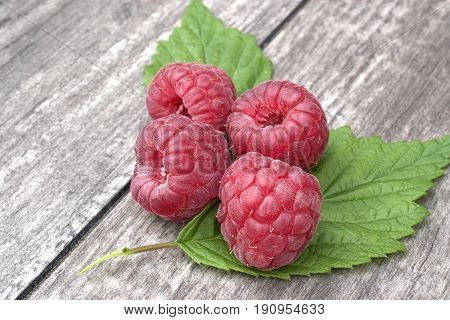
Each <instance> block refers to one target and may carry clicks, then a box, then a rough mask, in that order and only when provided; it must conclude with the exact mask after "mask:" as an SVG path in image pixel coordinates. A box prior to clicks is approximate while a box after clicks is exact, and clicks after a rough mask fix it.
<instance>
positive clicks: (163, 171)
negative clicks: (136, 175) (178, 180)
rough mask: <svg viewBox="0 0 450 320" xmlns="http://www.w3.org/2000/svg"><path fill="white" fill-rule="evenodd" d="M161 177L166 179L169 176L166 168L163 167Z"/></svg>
mask: <svg viewBox="0 0 450 320" xmlns="http://www.w3.org/2000/svg"><path fill="white" fill-rule="evenodd" d="M161 176H162V177H166V176H167V171H166V168H164V167H161Z"/></svg>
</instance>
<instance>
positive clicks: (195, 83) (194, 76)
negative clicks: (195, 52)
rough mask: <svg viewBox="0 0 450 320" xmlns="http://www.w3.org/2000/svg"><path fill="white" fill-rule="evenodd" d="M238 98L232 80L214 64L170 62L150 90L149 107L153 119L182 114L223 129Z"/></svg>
mask: <svg viewBox="0 0 450 320" xmlns="http://www.w3.org/2000/svg"><path fill="white" fill-rule="evenodd" d="M235 98H236V91H235V89H234V85H233V82H232V81H231V79H230V78H229V77H228V76H227V74H226V73H225V72H224V71H222V70H221V69H218V68H216V67H214V66H210V65H206V64H197V63H174V64H169V65H167V66H165V67H163V68H161V70H159V71H158V73H157V74H156V76H155V78H154V79H153V81H152V83H151V84H150V87H149V88H148V92H147V110H148V113H149V115H150V117H152V118H153V119H158V118H161V117H165V116H167V115H169V114H174V113H180V114H182V115H185V116H187V117H189V118H191V119H192V120H195V121H198V122H204V123H208V124H210V125H212V126H213V127H215V128H216V129H219V130H223V129H224V127H225V122H226V121H227V117H228V115H229V114H230V110H231V105H232V104H233V101H234V99H235Z"/></svg>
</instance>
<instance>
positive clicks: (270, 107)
mask: <svg viewBox="0 0 450 320" xmlns="http://www.w3.org/2000/svg"><path fill="white" fill-rule="evenodd" d="M231 112H232V113H231V114H230V116H229V117H228V121H227V129H228V132H229V134H230V138H231V143H232V146H233V148H234V153H235V154H236V155H238V156H239V155H242V154H245V153H247V152H249V151H257V152H259V153H261V154H262V155H265V156H268V157H272V158H275V159H280V160H283V161H285V162H287V163H289V164H291V165H296V166H300V167H302V168H304V169H308V168H311V167H313V166H315V165H316V164H317V162H318V161H319V159H320V156H321V155H322V153H323V151H324V150H325V146H326V144H327V142H328V127H327V120H326V118H325V114H324V112H323V110H322V107H321V106H320V103H319V101H317V99H316V98H315V97H314V96H313V95H312V94H311V93H310V92H309V91H308V90H306V89H305V88H304V87H302V86H299V85H296V84H295V83H292V82H289V81H266V82H264V83H262V84H260V85H259V86H257V87H255V88H253V89H251V90H248V91H246V92H245V93H244V94H243V95H242V96H241V97H239V98H238V99H236V101H235V102H234V104H233V106H232V108H231Z"/></svg>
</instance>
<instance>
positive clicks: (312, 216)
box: [217, 152, 322, 270]
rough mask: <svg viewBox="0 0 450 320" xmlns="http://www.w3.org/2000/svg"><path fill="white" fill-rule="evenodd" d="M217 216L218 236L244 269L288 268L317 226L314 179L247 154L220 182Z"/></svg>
mask: <svg viewBox="0 0 450 320" xmlns="http://www.w3.org/2000/svg"><path fill="white" fill-rule="evenodd" d="M219 197H220V200H221V201H222V203H221V205H220V207H219V210H218V212H217V219H218V220H219V222H220V224H221V231H222V235H223V237H224V238H225V240H226V241H227V242H228V245H229V247H230V248H231V250H232V251H233V252H234V254H235V255H236V257H237V258H238V259H239V260H240V261H241V262H242V263H244V264H246V265H247V266H253V267H256V268H258V269H264V270H270V269H276V268H279V267H282V266H284V265H287V264H290V263H291V262H292V261H294V260H295V259H296V258H297V257H298V256H299V254H300V253H301V252H302V251H303V250H304V249H305V247H306V246H307V245H308V243H309V241H310V240H311V238H312V236H313V234H314V232H315V230H316V227H317V224H318V222H319V214H320V213H319V212H320V207H321V204H322V195H321V193H320V187H319V183H318V181H317V179H316V178H315V177H314V176H313V175H310V174H308V173H306V172H305V171H303V170H302V169H300V168H299V167H294V166H290V165H288V164H287V163H285V162H283V161H280V160H274V159H272V158H267V157H263V156H262V155H260V154H259V153H256V152H250V153H247V154H246V155H244V156H242V157H241V158H239V159H238V160H237V161H236V162H234V163H233V164H232V165H231V166H230V167H229V168H228V169H227V171H226V172H225V175H224V176H223V178H222V182H221V186H220V192H219Z"/></svg>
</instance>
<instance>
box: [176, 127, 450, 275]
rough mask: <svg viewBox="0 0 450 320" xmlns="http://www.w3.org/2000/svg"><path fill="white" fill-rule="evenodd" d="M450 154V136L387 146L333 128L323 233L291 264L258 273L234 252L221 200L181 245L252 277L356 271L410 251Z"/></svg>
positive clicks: (323, 180) (326, 160) (187, 230)
mask: <svg viewBox="0 0 450 320" xmlns="http://www.w3.org/2000/svg"><path fill="white" fill-rule="evenodd" d="M449 157H450V136H446V137H443V138H440V139H435V140H430V141H425V142H421V141H411V142H394V143H386V142H383V141H382V140H381V139H380V138H378V137H370V138H355V137H353V136H352V132H351V130H350V128H349V127H342V128H339V129H336V130H333V131H332V132H331V134H330V142H329V144H328V147H327V150H326V152H325V154H324V156H323V157H322V160H321V161H320V163H319V165H318V166H317V167H316V168H315V169H314V171H313V174H314V175H315V176H316V177H317V178H318V179H319V181H320V185H321V189H322V193H323V205H322V212H321V219H320V223H319V227H318V229H317V233H316V235H315V236H314V239H313V240H312V241H311V244H310V245H309V246H308V248H307V249H306V250H305V251H304V252H303V253H302V255H301V256H300V257H299V259H297V261H295V262H294V263H292V264H291V265H289V266H286V267H283V268H281V269H278V270H274V271H259V270H256V269H252V268H248V267H246V266H244V265H242V264H241V263H240V262H239V261H238V260H237V259H236V258H235V257H234V255H233V254H231V253H230V251H229V249H228V247H227V244H226V242H225V241H224V240H223V238H222V236H221V234H220V229H219V225H218V223H217V220H216V218H215V214H216V212H217V208H218V203H216V204H214V205H213V206H211V207H209V208H208V209H207V210H205V211H204V212H203V213H202V214H200V215H198V216H197V217H196V218H195V219H193V220H192V221H190V222H189V223H188V224H187V225H186V226H185V227H184V228H183V230H182V231H181V233H180V235H179V237H178V239H177V241H176V243H177V244H178V245H179V246H180V247H181V248H182V249H183V250H184V251H185V252H186V254H187V255H188V256H189V257H191V258H192V260H194V261H195V262H196V263H199V264H204V265H208V266H212V267H216V268H219V269H223V270H226V271H230V270H235V271H239V272H244V273H247V274H250V275H253V276H266V277H276V278H283V279H286V278H289V277H290V276H291V275H310V274H312V273H326V272H330V271H331V269H332V268H352V267H353V266H355V265H359V264H363V263H369V262H370V261H371V260H372V258H377V257H386V255H387V254H390V253H395V252H400V251H404V250H405V248H404V246H403V244H402V243H401V242H400V241H399V239H401V238H403V237H406V236H409V235H411V234H413V233H414V229H413V228H412V227H413V226H414V225H416V224H417V223H419V222H421V221H422V220H423V219H424V217H425V216H427V215H428V211H427V210H426V209H425V208H424V207H422V206H421V205H419V204H417V203H415V202H414V200H416V199H418V198H419V197H421V196H423V195H424V194H425V192H426V191H427V190H428V189H429V188H431V187H432V186H433V183H432V180H433V179H435V178H437V177H439V176H441V175H442V174H443V170H442V168H444V167H445V166H447V165H448V163H449Z"/></svg>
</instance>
